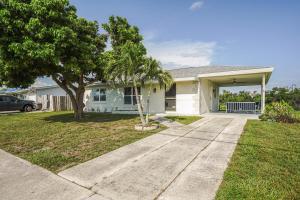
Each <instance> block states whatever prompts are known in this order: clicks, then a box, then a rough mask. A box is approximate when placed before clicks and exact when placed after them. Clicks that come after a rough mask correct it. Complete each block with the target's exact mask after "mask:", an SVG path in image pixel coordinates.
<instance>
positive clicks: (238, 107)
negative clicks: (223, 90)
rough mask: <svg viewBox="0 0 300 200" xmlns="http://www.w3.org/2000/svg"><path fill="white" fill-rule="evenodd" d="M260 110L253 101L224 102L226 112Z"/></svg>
mask: <svg viewBox="0 0 300 200" xmlns="http://www.w3.org/2000/svg"><path fill="white" fill-rule="evenodd" d="M257 111H260V110H259V108H258V107H257V106H256V103H255V102H227V103H226V112H227V113H233V112H245V113H249V112H251V113H256V112H257Z"/></svg>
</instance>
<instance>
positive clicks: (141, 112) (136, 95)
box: [133, 79, 146, 127]
mask: <svg viewBox="0 0 300 200" xmlns="http://www.w3.org/2000/svg"><path fill="white" fill-rule="evenodd" d="M133 86H134V90H135V98H136V103H137V106H138V111H139V115H140V119H141V122H142V125H143V127H144V126H145V125H146V122H145V119H144V115H143V110H142V106H141V101H140V98H139V93H138V89H137V84H136V81H135V79H133Z"/></svg>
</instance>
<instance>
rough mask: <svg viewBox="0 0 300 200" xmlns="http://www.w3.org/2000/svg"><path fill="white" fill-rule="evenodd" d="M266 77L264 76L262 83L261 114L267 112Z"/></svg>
mask: <svg viewBox="0 0 300 200" xmlns="http://www.w3.org/2000/svg"><path fill="white" fill-rule="evenodd" d="M265 93H266V75H265V74H263V75H262V81H261V113H263V112H264V111H265V101H266V94H265Z"/></svg>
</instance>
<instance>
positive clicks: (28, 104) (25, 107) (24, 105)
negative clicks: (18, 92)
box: [0, 95, 36, 112]
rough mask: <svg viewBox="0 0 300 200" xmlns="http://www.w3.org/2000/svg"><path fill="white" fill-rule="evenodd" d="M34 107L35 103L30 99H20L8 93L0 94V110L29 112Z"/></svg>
mask: <svg viewBox="0 0 300 200" xmlns="http://www.w3.org/2000/svg"><path fill="white" fill-rule="evenodd" d="M34 109H36V103H35V102H34V101H30V100H21V99H18V98H16V97H14V96H10V95H0V111H13V110H20V111H22V112H31V111H32V110H34Z"/></svg>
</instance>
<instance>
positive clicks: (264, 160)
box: [216, 120, 300, 200]
mask: <svg viewBox="0 0 300 200" xmlns="http://www.w3.org/2000/svg"><path fill="white" fill-rule="evenodd" d="M216 199H264V200H267V199H300V124H299V123H298V124H282V123H276V122H264V121H258V120H249V121H248V122H247V124H246V127H245V130H244V133H243V134H242V136H241V138H240V140H239V143H238V145H237V147H236V150H235V152H234V154H233V157H232V159H231V162H230V164H229V167H228V168H227V170H226V171H225V174H224V180H223V182H222V184H221V186H220V188H219V190H218V193H217V197H216Z"/></svg>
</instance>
